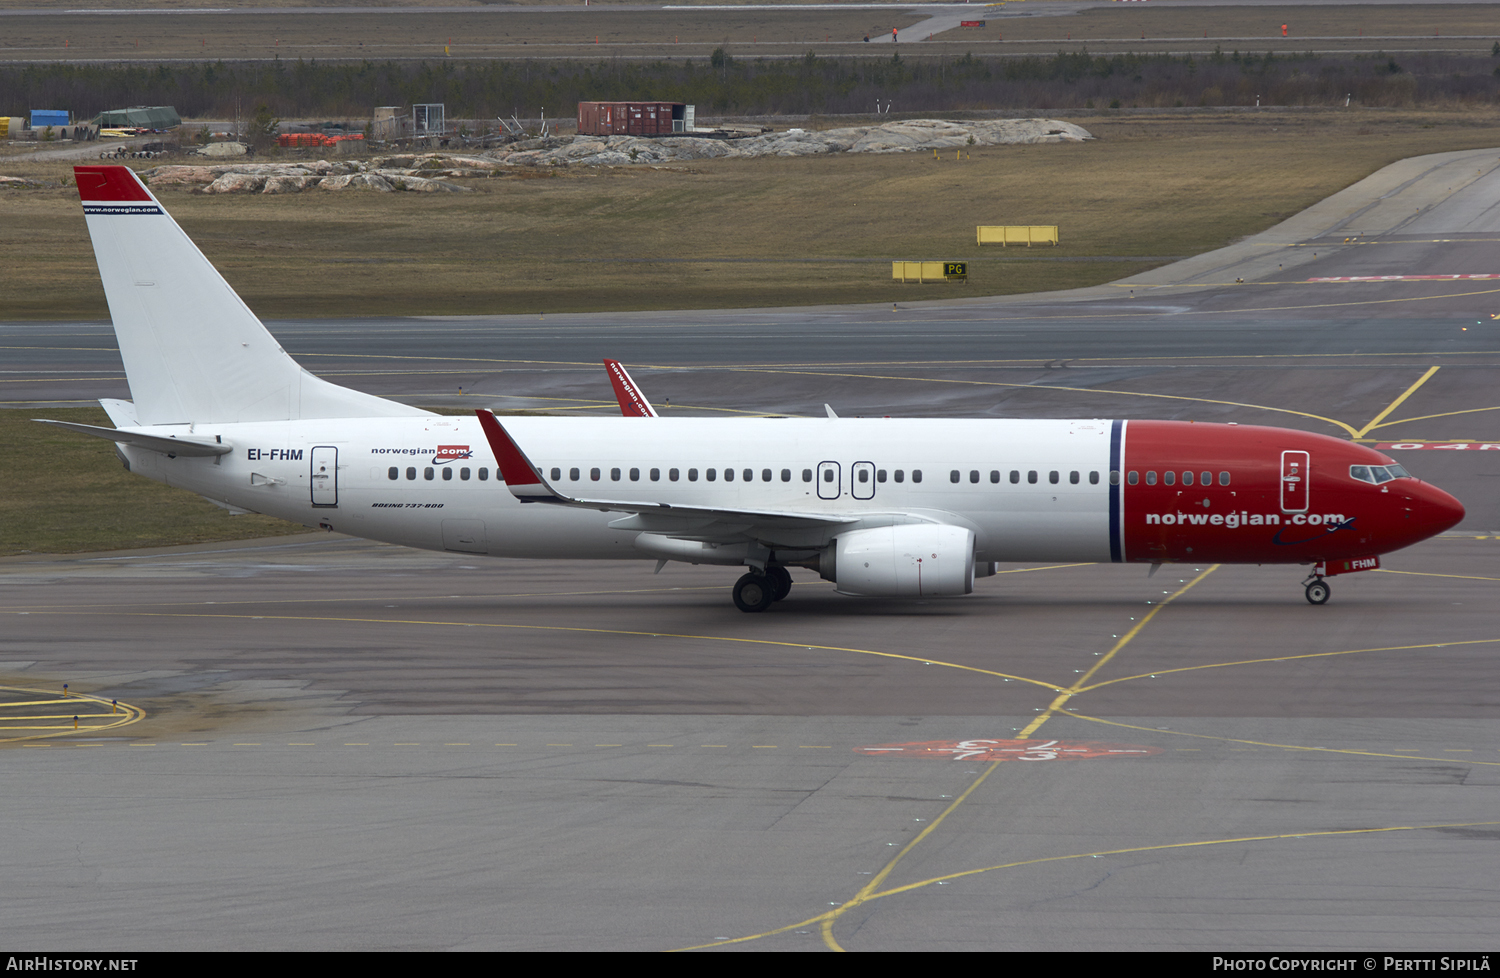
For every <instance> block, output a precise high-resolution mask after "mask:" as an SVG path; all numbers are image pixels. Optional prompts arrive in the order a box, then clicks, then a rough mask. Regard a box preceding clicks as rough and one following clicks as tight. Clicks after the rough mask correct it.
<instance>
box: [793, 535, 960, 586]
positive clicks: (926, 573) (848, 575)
mask: <svg viewBox="0 0 1500 978" xmlns="http://www.w3.org/2000/svg"><path fill="white" fill-rule="evenodd" d="M830 551H831V552H830V553H825V554H824V555H823V560H822V562H821V566H820V568H819V571H820V573H821V574H822V576H823V577H824V578H825V579H827V580H830V581H833V583H834V585H835V586H836V588H837V590H838V591H839V592H840V593H842V594H862V595H866V596H868V597H881V598H906V597H941V596H946V595H958V594H968V593H969V592H970V591H973V590H974V531H973V530H970V529H967V528H965V527H962V526H946V525H938V524H933V523H909V524H903V525H900V526H880V527H875V528H873V529H869V530H851V531H849V532H848V533H841V534H839V535H838V536H837V537H835V538H834V541H833V547H832V548H830ZM830 555H831V556H832V557H833V560H828V557H829V556H830ZM830 564H831V565H832V566H829V565H830Z"/></svg>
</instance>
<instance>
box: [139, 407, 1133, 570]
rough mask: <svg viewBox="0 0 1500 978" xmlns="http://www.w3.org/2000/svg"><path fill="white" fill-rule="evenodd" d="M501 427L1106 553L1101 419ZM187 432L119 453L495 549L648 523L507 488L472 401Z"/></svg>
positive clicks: (599, 475) (416, 541)
mask: <svg viewBox="0 0 1500 978" xmlns="http://www.w3.org/2000/svg"><path fill="white" fill-rule="evenodd" d="M505 425H506V428H507V430H508V431H509V432H510V433H511V434H512V435H513V436H514V438H515V439H516V441H517V442H518V443H519V444H521V445H523V446H524V447H525V449H526V451H527V453H528V454H529V455H530V457H531V459H532V461H533V462H534V464H535V465H536V466H537V467H539V468H541V469H542V470H543V472H544V475H545V476H546V477H547V478H548V479H549V480H550V481H551V483H552V484H553V485H554V486H556V487H557V489H558V490H559V491H562V492H566V493H568V494H569V495H572V496H575V497H580V498H587V499H607V500H620V501H632V500H639V501H643V502H644V501H651V502H657V503H668V504H673V505H678V506H695V507H705V508H721V509H734V510H753V511H771V512H797V513H806V514H810V515H828V516H842V517H854V518H858V517H860V516H861V515H862V514H870V515H871V516H874V514H891V513H901V514H909V515H910V516H911V518H912V519H913V520H914V521H916V520H923V521H926V520H932V521H936V522H941V523H947V524H956V525H962V526H967V527H968V528H970V529H972V530H973V531H974V533H975V536H976V542H975V547H976V549H975V559H976V560H982V561H995V560H1006V561H1010V560H1079V561H1101V560H1102V561H1107V560H1109V559H1110V546H1109V502H1108V491H1109V469H1110V422H1109V421H1097V420H1095V421H1088V420H1076V421H1068V420H1037V421H1025V420H1021V421H1015V420H1012V421H992V420H900V419H813V420H808V419H793V418H765V419H739V420H733V421H730V420H724V419H671V418H533V417H512V418H506V419H505ZM171 427H172V428H173V429H175V430H177V431H183V430H185V427H186V426H171ZM143 430H144V429H143ZM157 430H160V429H157ZM191 433H192V435H193V436H195V437H197V438H200V439H202V438H210V439H211V438H215V437H218V438H221V439H222V440H223V442H224V443H225V444H228V445H232V446H233V450H232V451H231V452H229V453H228V454H226V455H221V456H218V457H216V458H207V457H197V458H187V457H178V458H168V457H167V456H165V455H162V454H159V453H157V452H152V451H148V450H143V449H135V448H130V447H122V451H123V452H124V453H125V455H126V456H127V457H128V458H129V459H130V462H131V468H132V470H133V471H135V472H137V473H139V474H141V475H144V476H147V477H149V478H153V479H157V480H159V481H162V482H166V483H168V484H170V485H173V486H179V487H181V488H184V489H189V490H192V491H193V492H197V493H201V494H202V495H204V496H207V497H209V498H210V499H214V500H218V501H221V502H224V503H227V504H229V505H231V506H233V507H238V508H242V509H246V510H251V511H253V512H258V513H265V514H267V515H271V516H277V517H280V518H282V519H286V520H291V521H294V522H298V523H303V524H306V525H309V526H325V527H328V528H330V529H333V530H337V531H339V532H344V533H349V534H351V535H354V536H360V537H367V538H370V539H375V540H382V541H387V542H390V543H396V544H402V545H405V546H411V547H422V548H426V549H430V550H450V551H455V552H463V553H484V554H490V555H493V556H504V557H557V558H606V559H608V558H615V559H620V558H630V559H643V558H646V557H648V556H651V554H650V553H644V552H642V550H639V549H637V548H636V547H635V539H636V537H637V536H638V534H639V533H640V532H641V530H642V529H650V527H649V526H643V525H642V524H641V523H640V522H639V518H637V521H635V522H632V521H631V520H630V519H628V518H627V519H622V515H623V514H622V513H621V512H620V511H618V510H616V511H612V512H602V511H599V510H594V509H580V508H568V507H562V506H550V505H538V504H523V503H521V502H520V501H518V500H517V499H516V498H515V497H514V496H512V494H511V493H510V492H509V491H508V490H507V488H506V486H505V484H504V483H503V482H502V481H500V479H499V477H498V472H497V467H496V462H495V458H494V456H493V454H492V452H491V450H490V447H489V445H488V444H487V443H486V440H485V436H484V434H483V433H482V431H481V430H480V426H479V423H478V420H477V419H476V418H472V417H438V416H429V417H409V418H399V417H398V418H378V419H351V420H339V419H325V420H308V421H289V422H255V423H244V424H200V425H196V426H194V427H193V429H192V432H191ZM575 472H576V475H575ZM726 472H728V473H729V474H730V475H732V478H726ZM954 472H957V473H958V481H956V482H955V481H953V473H954ZM747 474H748V476H749V477H748V478H747V477H746V476H747ZM393 475H394V478H393V477H392V476H393ZM976 480H977V481H976ZM887 522H889V520H887ZM611 523H616V524H617V526H616V527H612V526H611V525H610V524H611ZM619 524H624V525H623V526H620V525H619ZM854 525H857V524H854ZM846 526H847V525H846ZM834 532H837V530H836V529H817V530H809V529H806V528H801V529H788V530H787V531H785V533H784V534H783V536H782V538H780V539H778V540H777V541H775V545H776V546H778V547H782V548H785V549H788V550H795V549H799V548H816V547H820V546H824V545H826V544H827V542H828V540H829V538H830V536H831V534H832V533H834Z"/></svg>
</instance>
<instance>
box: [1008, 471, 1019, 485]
mask: <svg viewBox="0 0 1500 978" xmlns="http://www.w3.org/2000/svg"><path fill="white" fill-rule="evenodd" d="M1020 482H1021V470H1020V469H1011V470H1010V484H1011V485H1013V486H1015V485H1020Z"/></svg>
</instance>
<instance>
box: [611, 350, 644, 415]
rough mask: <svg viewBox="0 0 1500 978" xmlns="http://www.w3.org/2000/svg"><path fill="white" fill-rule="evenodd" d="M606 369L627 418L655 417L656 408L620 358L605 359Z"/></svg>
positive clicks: (621, 411) (621, 410)
mask: <svg viewBox="0 0 1500 978" xmlns="http://www.w3.org/2000/svg"><path fill="white" fill-rule="evenodd" d="M604 369H605V370H608V371H609V382H610V383H611V384H613V385H614V388H615V400H617V401H619V402H620V413H621V414H623V415H625V417H627V418H654V417H656V408H654V407H652V406H651V402H650V401H648V400H646V395H645V394H644V393H642V391H641V389H640V388H639V387H637V386H636V383H635V381H634V380H631V379H630V374H629V372H627V371H626V369H625V365H624V364H622V363H621V362H620V361H618V360H605V361H604Z"/></svg>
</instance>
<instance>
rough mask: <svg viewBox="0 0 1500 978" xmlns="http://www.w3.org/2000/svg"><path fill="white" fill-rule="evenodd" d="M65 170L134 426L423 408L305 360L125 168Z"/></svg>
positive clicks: (353, 414) (414, 411)
mask: <svg viewBox="0 0 1500 978" xmlns="http://www.w3.org/2000/svg"><path fill="white" fill-rule="evenodd" d="M73 172H74V174H75V176H76V177H77V181H78V196H79V197H80V198H81V199H82V200H83V213H84V218H85V220H86V221H87V222H88V228H89V237H90V238H92V239H93V242H94V257H95V259H96V260H97V261H98V263H99V277H100V278H101V279H103V281H104V295H105V298H106V299H107V300H108V301H109V314H110V318H111V319H113V320H114V326H115V337H116V338H117V339H118V341H119V344H120V357H121V358H122V359H123V360H124V361H125V375H126V377H127V378H128V379H129V381H130V393H131V397H132V399H133V400H134V401H135V412H136V416H137V418H139V422H140V423H141V424H145V425H152V424H183V423H188V422H199V423H210V422H234V421H290V420H295V419H298V418H352V417H392V416H403V415H407V416H409V415H422V414H427V413H428V412H426V411H422V410H420V409H418V408H413V407H408V406H407V405H405V404H398V403H397V402H395V401H388V400H385V399H384V398H380V397H376V396H375V395H373V394H365V393H361V392H360V391H354V390H349V389H348V388H346V387H339V386H338V385H336V384H330V383H329V382H327V381H325V380H320V379H319V378H317V377H314V376H313V375H312V374H310V373H308V372H307V371H306V370H303V369H302V367H301V366H300V365H298V363H297V362H296V361H295V360H293V359H292V358H291V357H290V356H288V355H287V353H286V351H285V350H283V349H282V348H281V345H280V344H279V343H277V342H276V339H275V338H274V337H273V336H272V335H271V334H270V333H269V332H268V331H267V330H266V328H265V326H263V325H261V322H260V320H259V319H257V318H256V317H255V314H254V313H253V312H251V311H250V308H249V307H248V306H246V305H245V303H244V302H242V301H241V300H240V297H239V296H238V295H236V294H235V292H234V290H233V289H231V288H230V287H229V283H228V282H226V281H224V278H223V276H221V275H220V274H219V273H218V271H217V270H216V269H215V268H214V267H213V265H211V264H210V263H209V261H208V259H207V258H205V257H203V253H202V252H201V251H199V250H198V248H197V246H196V245H194V244H193V242H192V241H191V240H190V239H189V238H188V236H187V235H186V234H184V233H183V230H182V228H180V227H178V226H177V222H176V221H174V220H172V218H171V216H170V215H168V214H167V212H166V209H165V208H163V207H162V206H161V202H160V201H158V200H157V199H156V198H155V197H154V196H152V194H151V191H149V190H147V189H146V185H145V184H144V183H142V182H141V180H140V178H139V177H137V176H136V175H135V173H134V172H132V171H131V170H130V168H129V167H124V166H78V167H74V168H73Z"/></svg>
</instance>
